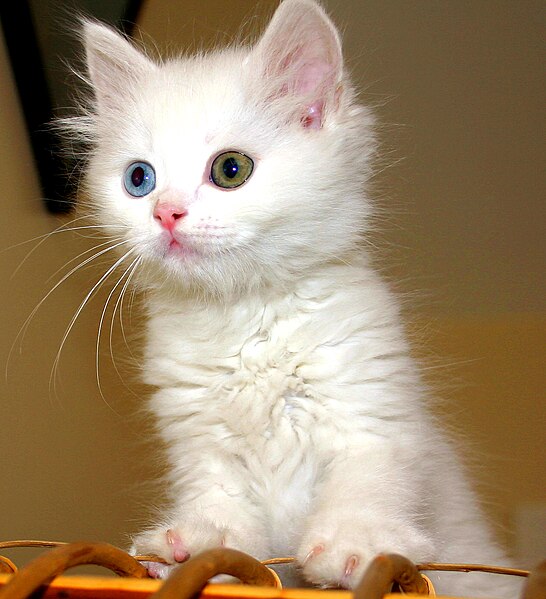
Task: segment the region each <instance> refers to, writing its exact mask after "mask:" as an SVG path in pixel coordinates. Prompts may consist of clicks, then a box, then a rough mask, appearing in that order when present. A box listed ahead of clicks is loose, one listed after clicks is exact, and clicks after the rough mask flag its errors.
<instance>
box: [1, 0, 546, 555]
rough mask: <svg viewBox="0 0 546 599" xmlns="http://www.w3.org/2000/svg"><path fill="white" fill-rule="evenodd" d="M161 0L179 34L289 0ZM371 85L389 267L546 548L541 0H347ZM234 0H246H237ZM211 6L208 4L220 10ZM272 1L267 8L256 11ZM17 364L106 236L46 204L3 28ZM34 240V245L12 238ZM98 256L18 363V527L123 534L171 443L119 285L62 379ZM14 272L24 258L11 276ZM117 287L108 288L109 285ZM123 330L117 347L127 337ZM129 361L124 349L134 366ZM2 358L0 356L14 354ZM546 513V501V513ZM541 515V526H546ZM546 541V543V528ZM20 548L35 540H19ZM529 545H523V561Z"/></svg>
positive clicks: (353, 45) (526, 532)
mask: <svg viewBox="0 0 546 599" xmlns="http://www.w3.org/2000/svg"><path fill="white" fill-rule="evenodd" d="M181 1H182V0H176V1H173V2H167V0H149V1H148V2H147V4H146V8H145V10H144V12H143V13H142V15H141V19H140V21H141V25H142V28H143V30H144V31H145V32H146V34H149V35H150V37H151V38H153V39H156V40H157V41H158V43H159V45H160V46H161V47H169V48H170V49H172V48H182V47H184V46H186V47H187V46H188V45H189V44H190V43H191V42H190V40H191V39H194V38H197V39H200V38H207V39H209V40H210V39H216V40H220V41H222V40H224V39H226V36H225V35H224V34H223V33H218V32H226V33H227V37H228V38H229V37H230V36H231V35H233V34H234V33H235V32H236V31H237V29H238V27H239V25H240V19H241V15H250V17H251V18H250V19H249V20H248V24H247V27H246V32H247V33H248V32H249V31H251V30H252V26H253V25H258V24H260V23H263V22H264V19H263V15H264V13H267V12H268V11H269V10H271V9H272V7H273V6H275V5H276V2H274V1H272V0H269V1H266V0H262V1H261V2H260V3H259V7H258V8H255V6H254V5H255V3H253V2H248V1H240V2H237V4H236V7H237V10H236V11H235V10H232V11H226V4H225V2H219V1H216V0H209V1H207V2H206V3H203V2H197V1H195V0H186V1H185V2H184V10H181V9H180V4H181ZM325 4H326V5H327V7H328V8H329V9H330V11H331V12H332V13H333V15H334V17H335V19H336V21H337V22H338V23H339V25H340V26H341V27H342V28H343V29H344V31H345V40H346V56H347V57H348V60H349V64H350V67H351V70H352V71H353V73H354V77H355V80H356V81H357V82H358V83H359V84H360V86H361V87H362V88H363V89H364V92H363V94H362V98H363V100H364V101H366V102H368V103H372V104H374V105H377V113H378V115H379V119H380V122H381V123H382V132H381V137H382V141H383V144H384V156H385V167H387V166H388V168H384V169H383V170H382V172H381V173H380V174H379V175H378V177H377V180H376V187H377V195H378V196H379V197H380V201H381V203H382V206H383V207H384V208H386V212H387V213H388V214H389V217H388V218H387V219H386V220H385V222H384V223H383V233H382V234H381V236H379V237H378V240H380V243H381V246H382V247H384V248H385V257H384V263H385V265H386V267H387V272H388V273H389V275H390V276H391V277H392V278H393V280H396V281H397V283H396V285H397V287H398V288H400V290H401V291H403V292H407V293H408V295H407V297H408V299H407V303H408V310H409V312H410V322H411V327H410V329H411V331H412V334H413V336H414V338H415V340H416V343H417V346H418V354H419V355H420V356H422V357H423V361H424V362H425V364H426V370H425V373H426V375H427V378H428V380H429V381H430V382H431V384H432V385H434V386H436V387H438V390H439V394H440V395H441V397H442V404H441V408H440V410H441V412H442V413H443V414H445V415H446V420H447V421H448V423H449V425H450V426H452V427H454V428H456V429H458V430H459V432H460V433H462V436H463V437H464V438H465V441H464V442H465V444H466V446H467V448H468V449H467V454H468V455H469V458H470V459H471V461H472V462H473V464H474V465H475V467H476V475H477V478H478V480H479V483H480V489H481V491H482V493H483V496H484V498H485V500H486V501H487V504H488V506H489V509H490V513H491V514H492V516H493V517H494V518H495V519H496V520H498V522H499V523H500V524H501V525H502V526H505V527H509V528H510V529H511V530H512V532H517V533H518V534H519V536H517V537H514V536H513V534H512V535H510V534H505V537H506V539H507V541H509V542H510V544H511V545H512V547H513V549H514V550H515V551H518V552H519V553H520V554H522V557H523V558H525V559H528V560H533V559H535V558H536V557H537V556H538V555H540V554H541V553H542V554H544V553H546V548H545V547H544V544H543V543H544V538H546V535H543V534H541V531H543V530H544V527H545V515H544V514H545V513H546V493H545V488H546V477H545V471H546V455H545V450H544V442H543V438H544V437H545V434H546V426H545V418H544V405H545V404H544V382H545V377H544V339H545V332H546V306H545V301H544V298H545V294H544V291H545V289H544V256H545V252H544V250H545V248H544V239H545V237H546V236H545V235H544V217H545V208H544V200H543V193H542V188H543V186H542V184H543V182H544V177H543V175H542V171H543V168H542V159H543V156H544V143H545V141H544V135H543V122H544V115H543V113H542V106H541V105H542V104H543V98H544V80H543V78H542V77H541V73H542V64H540V53H539V48H540V42H539V39H540V38H539V28H540V22H541V12H540V11H541V10H542V7H541V4H542V3H539V2H531V1H524V2H517V3H514V2H512V1H506V2H505V1H495V2H492V1H483V2H471V1H468V2H467V1H464V0H449V1H445V2H433V1H426V2H417V1H406V0H367V1H366V2H361V1H356V0H354V1H341V0H330V1H329V2H326V3H325ZM231 6H232V7H233V6H234V5H233V4H232V5H231ZM203 7H206V12H204V11H203ZM254 14H256V15H260V16H259V17H258V16H257V17H256V18H252V15H254ZM0 50H1V52H2V54H1V55H0V131H1V132H2V133H1V136H0V180H1V181H2V187H1V190H2V200H3V206H4V210H3V216H2V217H1V218H0V251H1V253H0V280H1V281H3V283H2V285H1V286H0V327H1V329H0V330H1V338H0V367H1V369H2V370H3V369H4V365H5V364H6V363H7V360H8V353H9V351H10V347H11V346H12V344H13V343H14V341H16V337H17V333H18V331H19V330H20V328H21V326H22V324H23V322H24V320H25V318H26V317H27V316H28V315H29V314H30V313H31V311H32V310H33V308H34V307H35V306H36V305H37V303H38V302H39V301H40V299H41V298H42V297H44V295H45V294H46V293H47V291H48V290H49V289H50V288H51V287H52V286H53V285H54V283H55V281H56V280H58V278H59V275H55V276H53V277H52V278H51V279H49V277H51V276H52V275H54V273H55V272H56V270H57V269H58V268H59V267H60V266H62V265H63V264H64V263H65V262H68V260H70V259H71V258H73V257H74V256H76V255H77V254H78V253H80V252H82V251H84V249H86V248H87V247H90V244H91V243H92V242H90V241H89V240H85V239H78V238H74V237H71V236H70V235H67V234H59V235H55V236H53V237H52V238H51V239H48V240H47V241H46V242H44V243H43V244H41V245H40V246H39V247H38V248H37V249H36V250H35V251H34V252H33V253H32V254H31V255H30V256H29V258H28V259H27V260H26V262H25V263H24V264H23V265H22V266H21V268H20V269H19V270H18V271H17V272H16V273H15V274H14V271H15V269H16V268H17V265H19V264H20V263H21V261H22V259H23V258H24V256H25V255H26V253H27V252H28V251H29V250H30V249H31V248H33V247H35V245H36V242H31V243H28V244H26V245H22V246H16V244H18V243H21V242H26V241H28V240H29V239H32V238H34V237H36V236H37V235H41V234H44V233H46V232H48V231H51V230H52V229H54V228H55V227H56V226H58V225H59V224H60V223H59V222H58V221H57V220H56V219H53V218H52V217H50V216H48V215H47V214H46V213H45V212H44V211H43V209H42V207H41V204H40V201H39V196H40V191H39V189H38V186H37V181H36V177H35V174H34V172H33V165H32V160H31V157H30V154H29V150H28V144H27V140H26V137H25V133H24V130H23V128H22V121H21V115H20V113H19V107H18V104H17V100H16V97H15V96H14V93H13V88H12V82H11V74H10V72H9V68H8V66H7V63H6V57H5V52H4V48H3V46H1V47H0ZM13 246H16V247H13ZM100 272H101V271H100V269H99V270H85V271H84V272H81V273H78V274H76V275H75V276H74V277H71V278H70V279H69V280H68V281H67V282H65V283H64V284H63V285H62V288H61V289H59V290H57V291H56V292H54V293H53V294H52V295H51V296H50V297H49V298H48V299H47V301H45V302H44V303H43V305H42V306H41V307H40V309H39V310H38V312H37V314H36V316H35V317H34V319H33V321H32V322H31V324H30V326H29V328H28V332H27V335H26V336H25V338H24V341H23V344H22V347H21V352H20V353H19V350H18V348H19V346H18V345H17V346H16V347H17V351H16V352H15V353H14V354H12V357H11V359H10V361H9V364H8V367H7V378H4V377H2V378H0V402H1V404H0V461H1V464H2V483H0V539H3V538H22V537H45V538H62V539H67V540H71V539H77V538H92V539H102V540H108V541H111V542H114V543H116V544H121V545H123V544H125V542H126V541H125V539H126V534H128V533H130V532H131V531H134V530H136V529H137V528H138V521H139V520H140V519H144V518H145V515H146V511H147V508H146V505H147V502H148V500H149V498H150V490H152V491H153V485H149V484H146V483H147V482H148V481H151V480H152V474H153V472H154V469H155V467H154V461H153V459H152V458H151V457H150V456H151V455H153V452H152V454H150V453H148V452H146V451H145V450H144V447H143V445H142V443H141V441H142V439H143V438H145V437H146V436H147V423H146V421H145V420H144V419H142V418H139V417H137V416H135V414H136V413H137V412H138V411H139V408H140V405H141V404H142V402H143V397H142V390H139V389H138V387H137V386H135V385H134V384H133V383H132V382H131V377H130V375H128V374H125V375H124V377H125V380H126V382H128V384H129V387H130V388H131V390H132V391H133V392H135V393H136V395H135V394H131V392H130V391H129V390H128V389H127V388H126V387H125V386H124V385H123V384H122V382H121V381H120V379H119V377H118V376H117V374H116V372H115V369H114V368H113V367H112V366H111V364H110V363H109V358H108V355H107V354H108V347H107V345H108V344H107V343H106V344H103V345H104V347H103V354H104V355H103V358H102V362H101V373H102V374H101V381H102V390H103V395H104V396H105V397H106V399H107V400H108V403H109V404H110V406H111V407H108V405H107V404H106V403H105V401H104V400H103V399H102V398H101V396H100V393H99V391H98V387H97V384H96V380H95V342H96V330H97V325H98V321H99V317H100V312H101V305H102V303H101V302H102V301H103V300H104V297H105V294H104V293H103V294H102V296H101V297H99V298H97V299H96V300H95V301H93V302H92V303H91V304H90V306H89V307H88V308H87V309H86V310H84V311H83V313H82V315H81V318H80V319H79V322H78V324H77V326H76V328H75V330H74V331H73V332H72V334H71V335H70V336H69V338H68V341H67V344H66V345H65V348H64V350H63V353H62V356H61V361H60V365H59V369H58V385H57V388H56V389H55V390H52V389H50V385H49V379H50V372H51V369H52V366H53V363H54V360H55V354H56V352H57V350H58V347H59V344H60V341H61V339H62V337H63V334H64V330H65V328H66V326H67V325H68V323H69V322H70V319H71V316H72V314H73V313H74V311H75V309H76V308H77V307H78V305H79V303H80V301H81V300H82V299H83V297H84V296H85V294H86V293H87V291H88V290H89V288H90V285H91V284H92V282H94V281H96V280H97V279H98V278H99V276H100ZM12 275H13V276H12ZM101 298H102V299H101ZM118 337H119V336H116V339H115V341H114V344H115V349H116V351H115V355H116V356H118V357H119V359H121V361H124V360H125V358H126V356H127V354H128V352H127V349H126V348H125V347H124V344H123V341H122V340H121V339H119V338H118ZM122 370H123V371H124V372H127V369H126V368H122ZM0 374H2V373H0ZM541 519H542V520H541ZM541 527H542V528H541ZM541 543H542V545H541ZM14 555H15V557H16V558H17V559H18V560H20V557H19V556H21V555H22V554H21V553H17V554H14ZM524 561H525V560H524Z"/></svg>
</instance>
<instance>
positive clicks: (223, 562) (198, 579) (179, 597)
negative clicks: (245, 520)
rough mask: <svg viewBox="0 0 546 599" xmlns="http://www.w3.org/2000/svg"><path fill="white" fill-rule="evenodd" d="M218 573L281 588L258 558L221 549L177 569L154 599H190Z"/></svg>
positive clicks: (272, 574)
mask: <svg viewBox="0 0 546 599" xmlns="http://www.w3.org/2000/svg"><path fill="white" fill-rule="evenodd" d="M218 574H228V575H229V576H235V578H238V579H239V580H240V581H241V582H242V583H244V584H253V585H258V586H268V587H279V586H280V583H279V579H278V577H277V575H276V574H275V573H274V572H273V571H272V570H270V569H269V568H268V567H267V566H264V565H263V564H262V563H261V562H259V561H258V560H257V559H254V558H253V557H251V556H250V555H247V554H246V553H243V552H241V551H237V550H235V549H228V548H225V547H224V548H219V549H210V550H208V551H204V552H203V553H200V554H199V555H197V556H195V557H194V558H192V559H190V560H188V561H187V562H185V563H183V564H181V565H180V566H178V567H177V568H176V570H174V572H173V573H172V574H171V575H170V576H169V578H168V579H167V580H166V581H165V583H164V584H163V586H162V587H161V588H160V589H159V591H157V593H155V594H154V595H153V598H154V599H190V598H191V597H194V596H196V595H197V594H198V593H200V591H202V590H203V588H205V586H206V585H207V583H208V581H209V580H210V579H211V578H212V577H213V576H216V575H218Z"/></svg>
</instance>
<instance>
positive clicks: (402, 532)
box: [298, 521, 433, 589]
mask: <svg viewBox="0 0 546 599" xmlns="http://www.w3.org/2000/svg"><path fill="white" fill-rule="evenodd" d="M379 553H401V554H402V555H405V556H406V557H408V558H409V559H411V560H414V561H421V560H427V559H430V558H431V557H432V555H433V551H432V547H431V543H430V542H429V540H428V539H427V538H426V537H425V536H424V535H423V534H422V533H421V532H420V531H417V530H415V529H413V528H411V527H409V526H407V525H405V524H404V525H400V526H396V525H394V526H393V524H392V523H390V524H389V525H384V526H381V525H379V524H374V525H373V526H371V525H367V526H362V525H360V526H359V525H358V523H357V522H354V521H352V522H344V523H338V524H337V525H336V526H335V527H334V526H332V527H331V529H330V530H328V527H327V526H326V524H324V523H323V524H322V526H321V527H320V529H318V530H316V531H315V532H314V534H313V532H312V531H309V533H308V534H306V536H305V539H304V542H303V543H302V544H301V546H300V549H299V551H298V562H299V564H300V567H301V569H302V573H303V576H304V577H305V579H306V580H308V581H309V582H311V583H312V584H314V585H318V586H321V587H324V588H332V587H334V588H335V587H342V588H346V589H354V588H355V586H356V585H357V584H358V583H359V582H360V580H361V578H362V576H363V575H364V572H365V571H366V568H367V567H368V565H369V563H370V561H371V560H372V559H373V558H374V557H375V556H376V555H378V554H379Z"/></svg>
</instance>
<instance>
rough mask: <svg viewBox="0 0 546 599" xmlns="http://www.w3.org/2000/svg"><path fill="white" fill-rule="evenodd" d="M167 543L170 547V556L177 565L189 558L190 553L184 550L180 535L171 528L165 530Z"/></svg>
mask: <svg viewBox="0 0 546 599" xmlns="http://www.w3.org/2000/svg"><path fill="white" fill-rule="evenodd" d="M166 534H167V543H168V544H169V545H170V546H171V549H172V556H173V559H174V561H175V562H178V563H179V564H180V563H182V562H185V561H187V560H188V559H189V558H190V552H189V551H188V550H187V549H186V547H185V545H184V543H183V541H182V538H181V537H180V535H179V534H178V533H177V532H176V531H174V530H173V529H172V528H169V530H167V533H166Z"/></svg>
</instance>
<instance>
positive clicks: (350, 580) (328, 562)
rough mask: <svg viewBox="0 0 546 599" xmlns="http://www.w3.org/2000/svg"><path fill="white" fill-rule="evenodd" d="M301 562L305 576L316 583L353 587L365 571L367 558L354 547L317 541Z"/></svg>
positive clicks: (327, 585) (329, 586)
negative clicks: (338, 546)
mask: <svg viewBox="0 0 546 599" xmlns="http://www.w3.org/2000/svg"><path fill="white" fill-rule="evenodd" d="M302 556H303V553H302ZM300 564H301V568H302V571H303V575H304V577H305V578H306V579H307V580H308V581H309V582H311V583H313V584H315V585H318V586H321V587H324V588H332V587H334V588H335V587H338V588H339V587H341V588H345V589H352V588H354V587H355V586H356V585H357V584H358V582H359V580H360V578H361V577H362V575H363V573H364V568H365V565H366V559H365V558H364V557H363V556H362V555H361V554H359V553H358V552H357V551H356V550H354V549H350V548H349V549H348V548H337V549H336V548H335V547H334V546H332V545H328V544H327V543H317V544H315V545H313V546H312V548H311V549H310V550H309V551H307V552H306V553H305V556H304V557H303V559H301V561H300Z"/></svg>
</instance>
